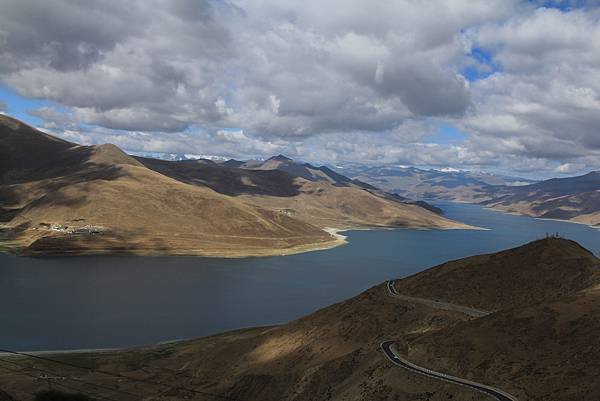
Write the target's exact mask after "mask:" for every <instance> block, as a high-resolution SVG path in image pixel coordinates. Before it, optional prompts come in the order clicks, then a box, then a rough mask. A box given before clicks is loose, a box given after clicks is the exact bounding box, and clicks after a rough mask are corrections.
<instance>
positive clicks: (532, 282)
mask: <svg viewBox="0 0 600 401" xmlns="http://www.w3.org/2000/svg"><path fill="white" fill-rule="evenodd" d="M390 287H391V288H392V289H393V290H394V291H393V292H392V291H391V290H390ZM473 308H478V309H477V311H480V312H481V313H472V311H473V310H474V309H473ZM598 316H600V260H599V259H598V258H596V257H595V256H594V255H592V254H591V253H590V252H589V251H587V250H586V249H584V248H582V247H581V246H579V245H578V244H577V243H575V242H572V241H569V240H564V239H560V238H546V239H542V240H538V241H534V242H532V243H529V244H526V245H523V246H521V247H518V248H514V249H510V250H506V251H502V252H498V253H493V254H487V255H479V256H473V257H469V258H465V259H460V260H456V261H451V262H447V263H444V264H442V265H439V266H436V267H433V268H431V269H428V270H426V271H423V272H421V273H418V274H416V275H414V276H411V277H407V278H404V279H398V280H394V281H393V282H391V283H390V282H388V283H384V284H381V285H378V286H375V287H373V288H371V289H369V290H367V291H365V292H364V293H362V294H360V295H358V296H356V297H354V298H351V299H349V300H346V301H343V302H340V303H337V304H335V305H332V306H329V307H327V308H324V309H322V310H319V311H317V312H315V313H312V314H310V315H308V316H305V317H303V318H301V319H298V320H295V321H293V322H290V323H287V324H284V325H280V326H271V327H259V328H252V329H242V330H237V331H233V332H229V333H224V334H220V335H215V336H211V337H206V338H201V339H197V340H188V341H182V342H178V343H169V344H163V345H159V346H156V347H149V348H142V349H133V350H126V351H121V352H109V353H99V354H69V355H56V356H53V357H52V358H54V359H62V358H68V359H67V360H68V362H69V363H70V364H75V365H79V366H86V369H85V370H80V371H74V370H73V368H72V366H68V367H63V368H61V367H60V366H58V365H56V364H54V365H52V368H53V371H52V373H53V374H54V375H56V376H60V377H76V378H77V380H80V381H86V382H91V383H93V384H95V385H96V386H97V387H95V388H94V387H91V386H89V385H88V386H86V387H85V388H86V390H87V391H93V392H94V394H96V395H98V396H109V394H112V393H110V390H107V389H109V388H115V386H116V385H118V386H119V387H117V388H118V389H121V390H130V391H133V390H134V389H135V391H136V393H137V394H141V395H143V396H147V397H150V396H152V397H154V398H153V399H157V400H167V399H180V398H184V397H186V396H189V394H204V395H205V396H209V395H219V396H220V397H221V398H227V399H235V400H237V399H239V400H242V399H243V400H261V401H276V400H277V401H279V400H288V401H312V400H325V399H327V400H333V401H341V400H344V401H359V400H375V401H384V400H400V401H404V400H431V401H442V400H481V401H483V400H488V399H491V398H489V397H486V396H484V395H482V394H480V393H478V392H475V391H473V390H472V389H469V388H468V387H465V386H459V385H456V384H452V383H449V382H446V381H442V380H438V379H434V378H431V377H425V376H422V375H419V374H416V373H414V372H413V371H410V370H408V369H403V368H401V367H399V366H396V365H394V364H392V363H391V362H390V360H388V359H387V357H386V356H385V355H384V353H383V352H382V348H381V344H382V342H384V341H388V340H389V341H393V346H392V349H393V350H394V354H396V355H399V356H400V357H402V358H404V359H405V360H407V361H409V362H411V363H413V364H416V365H417V366H421V367H423V368H428V369H433V370H435V371H438V372H442V373H446V374H450V375H452V376H455V377H460V378H465V379H468V380H471V381H474V382H478V383H484V384H487V385H490V386H493V387H495V388H498V389H501V390H502V391H504V392H506V393H509V394H511V395H512V396H514V398H516V399H518V400H519V401H548V400H552V401H581V400H597V399H600V385H599V384H598V382H597V380H596V379H595V378H596V377H597V376H598V374H599V373H600V363H599V362H598V361H599V360H600V344H599V343H598V341H597V338H598V333H600V319H599V318H598ZM17 360H18V362H19V363H21V364H32V363H33V364H38V361H33V362H31V361H29V362H27V361H26V360H25V359H17ZM26 366H27V365H26ZM48 366H50V365H48ZM90 366H91V367H92V368H91V369H90V368H89V367H90ZM25 371H28V370H25ZM98 371H104V372H106V371H110V372H113V373H118V374H119V375H121V376H119V377H116V378H115V377H111V376H107V375H106V374H103V373H100V372H98ZM128 377H133V378H135V379H136V380H141V381H143V383H144V385H143V386H140V385H139V382H133V381H131V382H130V381H129V380H127V378H128ZM67 380H68V379H67ZM66 383H71V382H70V381H67V382H65V384H66ZM73 383H74V384H77V382H76V381H73ZM152 383H159V384H152ZM160 383H162V384H160ZM0 384H1V385H2V388H3V390H4V391H6V392H8V393H10V394H12V395H14V397H15V398H18V399H22V398H19V396H24V398H23V399H27V398H25V396H27V395H29V394H31V393H32V392H33V391H35V390H37V389H42V388H45V386H47V384H46V383H45V382H43V381H40V380H35V379H27V378H18V377H17V376H16V375H15V374H13V375H11V374H10V373H8V374H5V375H4V376H3V377H2V378H0ZM192 391H193V392H194V393H192ZM157 394H160V395H157ZM140 398H142V397H140Z"/></svg>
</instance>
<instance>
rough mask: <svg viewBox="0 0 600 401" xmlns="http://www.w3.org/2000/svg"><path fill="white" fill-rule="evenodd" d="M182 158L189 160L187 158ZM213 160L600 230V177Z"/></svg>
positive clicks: (278, 159)
mask: <svg viewBox="0 0 600 401" xmlns="http://www.w3.org/2000/svg"><path fill="white" fill-rule="evenodd" d="M160 157H161V158H163V159H164V158H167V157H168V156H167V155H166V154H161V155H160ZM179 157H182V158H183V159H184V160H186V159H187V160H189V158H188V157H186V156H185V155H179ZM211 157H212V161H215V162H216V163H218V164H220V165H222V166H228V167H236V168H240V169H244V170H257V171H258V170H280V171H284V172H287V173H290V174H292V175H294V176H297V177H302V178H304V179H307V180H309V181H325V182H329V183H331V184H332V185H336V186H340V185H341V186H345V185H354V186H358V187H361V188H363V189H365V190H367V191H371V192H373V193H377V194H379V195H380V196H386V197H388V198H389V197H392V198H395V199H396V200H399V201H401V202H404V203H407V204H416V205H419V206H421V207H424V208H426V209H429V210H431V211H433V212H435V213H441V212H442V211H441V210H440V209H439V208H436V207H435V206H432V205H431V204H430V203H428V202H427V201H431V200H450V201H458V202H467V203H474V204H481V205H484V206H487V207H490V208H493V209H496V210H501V211H505V212H509V213H518V214H525V215H529V216H534V217H541V218H552V219H560V220H567V221H573V222H578V223H584V224H588V225H591V226H600V179H599V175H600V173H599V172H591V173H589V174H586V175H583V176H580V177H568V178H554V179H550V180H545V181H539V182H537V181H534V180H529V179H525V178H519V177H511V176H505V175H498V174H491V173H486V172H474V171H463V170H457V169H452V168H445V169H422V168H417V167H409V166H393V165H384V166H369V165H365V164H360V163H343V164H341V165H337V166H332V167H328V166H320V167H316V166H314V165H311V164H309V163H301V162H296V161H294V160H292V159H290V158H288V157H286V156H283V155H278V156H274V157H271V158H270V159H267V160H250V161H239V160H234V159H229V160H225V159H224V158H221V157H217V156H211Z"/></svg>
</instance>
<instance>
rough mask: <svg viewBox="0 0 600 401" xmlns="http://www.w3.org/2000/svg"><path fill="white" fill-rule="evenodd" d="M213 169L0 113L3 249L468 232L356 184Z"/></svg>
mask: <svg viewBox="0 0 600 401" xmlns="http://www.w3.org/2000/svg"><path fill="white" fill-rule="evenodd" d="M210 163H211V162H209V161H203V160H200V161H194V162H172V163H170V162H160V161H153V160H151V159H143V158H137V159H136V158H134V157H131V156H129V155H127V154H125V153H124V152H123V151H121V150H120V149H119V148H117V147H116V146H114V145H110V144H106V145H99V146H80V145H76V144H73V143H70V142H66V141H64V140H61V139H58V138H56V137H53V136H50V135H47V134H45V133H42V132H40V131H38V130H36V129H34V128H32V127H29V126H27V125H25V124H23V123H21V122H19V121H17V120H14V119H12V118H10V117H6V116H2V115H0V239H2V245H1V246H2V248H3V249H11V250H13V251H15V252H17V253H19V254H26V255H41V254H44V255H48V254H90V253H128V254H182V255H203V256H227V257H238V256H259V255H273V254H289V253H296V252H303V251H308V250H315V249H323V248H328V247H332V246H336V245H340V244H342V243H343V242H344V241H343V239H342V238H341V237H340V236H337V235H334V234H333V232H334V231H335V230H339V229H347V228H352V227H417V228H442V229H444V228H468V227H467V226H465V225H463V224H460V223H456V222H453V221H450V220H448V219H445V218H443V217H441V216H439V215H437V214H435V213H432V212H431V211H429V210H427V209H425V208H423V207H420V206H419V205H416V204H410V203H406V202H405V201H403V200H400V199H396V198H394V197H392V196H389V195H387V194H385V193H383V192H381V191H378V190H376V189H365V188H362V187H360V186H359V185H356V184H354V183H352V182H349V183H347V184H344V185H339V184H334V183H330V182H326V181H319V182H312V181H308V180H306V179H304V178H301V177H296V176H293V175H291V174H289V173H286V172H283V171H279V170H248V169H241V168H236V167H228V166H220V165H216V164H214V163H213V165H211V164H210ZM349 181H351V180H349Z"/></svg>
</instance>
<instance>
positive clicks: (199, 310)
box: [0, 202, 600, 350]
mask: <svg viewBox="0 0 600 401" xmlns="http://www.w3.org/2000/svg"><path fill="white" fill-rule="evenodd" d="M436 205H437V206H440V207H442V208H443V209H444V211H445V212H446V215H447V216H448V217H450V218H453V219H456V220H460V221H463V222H465V223H468V224H471V225H475V226H479V227H483V228H487V229H489V230H487V231H472V230H448V231H421V230H381V231H352V232H347V233H346V235H347V236H348V240H349V242H350V243H349V244H348V245H345V246H342V247H338V248H335V249H330V250H325V251H318V252H311V253H305V254H300V255H291V256H279V257H264V258H247V259H211V258H196V257H133V256H89V257H53V258H17V257H14V256H10V255H4V254H0V288H1V291H0V348H8V349H14V350H59V349H80V348H104V347H128V346H137V345H144V344H153V343H157V342H160V341H165V340H172V339H182V338H190V337H200V336H205V335H209V334H214V333H218V332H222V331H226V330H231V329H236V328H241V327H249V326H257V325H268V324H275V323H284V322H287V321H290V320H292V319H295V318H297V317H300V316H302V315H305V314H307V313H310V312H313V311H315V310H317V309H319V308H321V307H324V306H327V305H330V304H332V303H334V302H338V301H341V300H343V299H346V298H349V297H351V296H354V295H356V294H358V293H360V292H361V291H363V290H365V289H367V288H369V287H371V286H373V285H375V284H378V283H381V282H383V281H385V280H386V279H390V278H397V277H403V276H407V275H410V274H413V273H416V272H418V271H421V270H423V269H425V268H427V267H430V266H433V265H436V264H439V263H442V262H445V261H447V260H450V259H457V258H462V257H465V256H469V255H474V254H478V253H486V252H493V251H498V250H501V249H506V248H510V247H514V246H517V245H520V244H523V243H525V242H528V241H531V240H535V239H538V238H542V237H544V236H545V234H546V233H556V232H558V233H559V234H560V235H563V236H564V237H566V238H569V239H574V240H576V241H578V242H579V243H581V244H582V245H583V246H585V247H586V248H588V249H589V250H591V251H593V252H594V253H595V254H596V255H599V254H600V231H598V230H594V229H592V228H589V227H587V226H584V225H579V224H572V223H565V222H557V221H548V220H539V219H533V218H529V217H523V216H513V215H509V214H504V213H500V212H495V211H490V210H486V209H484V208H482V207H480V206H475V205H467V204H459V203H450V202H447V203H446V202H444V203H436Z"/></svg>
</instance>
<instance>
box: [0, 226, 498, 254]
mask: <svg viewBox="0 0 600 401" xmlns="http://www.w3.org/2000/svg"><path fill="white" fill-rule="evenodd" d="M453 222H454V221H453ZM401 229H402V230H488V229H487V228H482V227H476V226H471V225H469V224H466V223H460V222H454V224H453V225H449V226H446V227H423V226H418V227H410V226H357V227H345V228H336V227H325V228H322V230H323V231H324V232H326V233H328V234H329V235H330V236H331V237H332V238H331V240H329V241H323V242H318V243H312V244H310V243H309V244H302V245H296V246H293V247H290V248H282V249H272V248H263V249H255V250H252V251H250V252H248V251H246V252H243V251H239V252H237V251H232V250H227V251H219V250H215V251H210V250H209V251H207V250H199V249H170V250H166V249H161V250H152V249H137V250H136V249H131V250H110V249H89V250H83V251H81V250H77V251H57V252H53V251H49V252H39V253H38V252H35V251H33V252H28V250H27V247H19V246H17V245H14V246H13V247H11V248H7V249H2V248H1V247H0V253H4V254H9V255H13V256H16V257H33V258H38V257H39V258H48V257H50V258H51V257H70V256H73V257H77V256H132V257H135V256H152V257H172V256H180V257H201V258H214V259H243V258H262V257H272V256H290V255H296V254H301V253H307V252H316V251H324V250H328V249H333V248H337V247H338V246H342V245H346V244H348V240H347V239H348V237H347V236H346V235H342V234H340V233H342V232H345V231H375V230H401ZM13 244H14V242H13ZM0 245H1V243H0Z"/></svg>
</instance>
